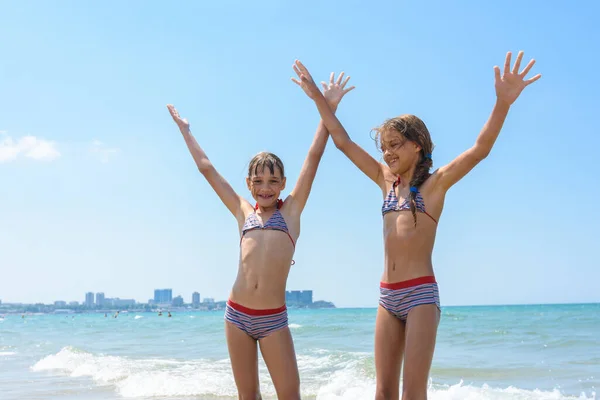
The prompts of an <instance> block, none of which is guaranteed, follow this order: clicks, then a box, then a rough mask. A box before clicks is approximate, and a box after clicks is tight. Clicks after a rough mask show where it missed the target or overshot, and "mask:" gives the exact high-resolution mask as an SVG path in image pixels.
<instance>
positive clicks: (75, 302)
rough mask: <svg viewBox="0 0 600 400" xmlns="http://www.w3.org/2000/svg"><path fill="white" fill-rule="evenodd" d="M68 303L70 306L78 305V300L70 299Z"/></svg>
mask: <svg viewBox="0 0 600 400" xmlns="http://www.w3.org/2000/svg"><path fill="white" fill-rule="evenodd" d="M69 305H70V306H78V305H79V302H78V301H70V302H69Z"/></svg>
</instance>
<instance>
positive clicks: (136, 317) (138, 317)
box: [133, 315, 144, 319]
mask: <svg viewBox="0 0 600 400" xmlns="http://www.w3.org/2000/svg"><path fill="white" fill-rule="evenodd" d="M140 318H144V316H143V315H136V316H135V317H133V319H140Z"/></svg>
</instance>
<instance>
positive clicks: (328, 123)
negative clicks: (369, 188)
mask: <svg viewBox="0 0 600 400" xmlns="http://www.w3.org/2000/svg"><path fill="white" fill-rule="evenodd" d="M294 71H296V74H297V75H298V77H299V78H300V80H299V81H298V80H295V79H294V81H295V82H296V83H297V84H299V85H300V86H301V87H302V89H303V90H304V92H305V93H306V94H307V95H308V97H310V98H311V99H313V101H314V102H315V104H316V106H317V109H318V110H319V114H321V119H322V121H323V124H324V125H325V127H327V130H328V131H329V133H330V135H331V138H332V139H333V142H334V143H335V146H336V147H337V148H338V149H340V150H341V151H342V152H343V153H344V154H345V155H346V156H347V157H348V158H349V159H350V160H351V161H352V162H353V163H354V164H355V165H356V166H357V167H358V168H359V169H360V170H361V171H362V172H363V173H364V174H365V175H367V176H368V177H369V178H371V180H372V181H374V182H375V183H377V184H378V185H379V186H380V187H382V185H383V184H384V179H383V170H382V165H381V164H380V163H379V162H377V160H375V159H374V158H373V157H371V155H370V154H369V153H367V152H366V151H365V150H364V149H363V148H362V147H360V146H359V145H358V144H356V143H355V142H353V141H352V139H350V136H348V133H347V132H346V129H344V127H343V126H342V124H341V123H340V121H339V120H338V119H337V117H336V116H335V114H334V112H333V111H332V110H331V108H330V107H329V105H328V104H327V100H326V99H325V97H324V96H323V94H322V93H321V91H320V90H319V88H318V87H317V85H316V84H315V82H314V81H313V79H312V76H311V75H310V73H309V72H308V69H306V67H305V66H304V65H303V64H302V63H301V62H300V61H296V63H295V65H294Z"/></svg>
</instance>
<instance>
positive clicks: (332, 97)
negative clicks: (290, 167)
mask: <svg viewBox="0 0 600 400" xmlns="http://www.w3.org/2000/svg"><path fill="white" fill-rule="evenodd" d="M343 77H344V73H343V72H342V73H341V74H340V75H339V76H338V78H337V80H336V81H335V82H334V81H333V78H334V74H333V72H332V73H331V76H330V78H329V85H327V84H325V82H322V83H321V84H322V85H323V90H324V96H325V98H326V101H327V107H330V109H331V110H332V112H333V113H335V110H336V109H337V106H338V104H339V103H340V101H341V100H342V97H344V95H345V94H346V93H348V92H349V91H351V90H352V89H354V86H352V87H349V88H347V89H345V86H346V84H347V83H348V80H349V79H350V77H349V76H348V77H346V79H345V80H344V81H343V82H342V78H343ZM294 82H296V83H297V84H300V83H299V82H298V81H296V80H294ZM328 138H329V132H328V131H327V128H326V127H325V124H324V123H323V121H320V122H319V126H318V127H317V132H316V133H315V138H314V140H313V142H312V145H311V146H310V149H309V150H308V155H307V156H306V159H305V160H304V164H303V165H302V170H301V171H300V175H299V176H298V181H296V186H295V187H294V190H292V193H291V194H290V197H291V198H292V199H293V204H294V207H293V209H294V210H295V212H296V213H298V214H300V213H302V210H303V209H304V206H305V205H306V201H307V200H308V196H309V194H310V190H311V188H312V184H313V181H314V180H315V176H316V174H317V168H318V167H319V163H320V162H321V158H322V157H323V153H324V152H325V146H326V145H327V139H328Z"/></svg>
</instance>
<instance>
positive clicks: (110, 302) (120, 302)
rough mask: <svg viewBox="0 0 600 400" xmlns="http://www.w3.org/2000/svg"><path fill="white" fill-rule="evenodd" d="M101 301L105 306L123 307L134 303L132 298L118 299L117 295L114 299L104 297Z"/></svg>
mask: <svg viewBox="0 0 600 400" xmlns="http://www.w3.org/2000/svg"><path fill="white" fill-rule="evenodd" d="M103 303H104V305H105V306H112V307H123V306H133V305H135V300H133V299H120V298H118V297H115V298H114V299H111V298H106V299H104V302H103Z"/></svg>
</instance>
